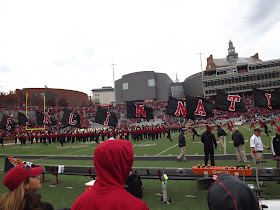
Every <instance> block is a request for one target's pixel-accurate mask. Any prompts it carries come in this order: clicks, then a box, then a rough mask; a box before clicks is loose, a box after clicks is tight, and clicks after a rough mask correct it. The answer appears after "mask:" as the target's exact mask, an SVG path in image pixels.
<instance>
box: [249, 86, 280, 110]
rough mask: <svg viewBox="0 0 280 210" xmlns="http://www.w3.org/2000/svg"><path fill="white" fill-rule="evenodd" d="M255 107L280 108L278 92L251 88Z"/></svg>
mask: <svg viewBox="0 0 280 210" xmlns="http://www.w3.org/2000/svg"><path fill="white" fill-rule="evenodd" d="M252 92H253V98H254V103H255V107H264V108H267V109H280V93H278V92H268V91H263V90H258V89H256V88H253V89H252Z"/></svg>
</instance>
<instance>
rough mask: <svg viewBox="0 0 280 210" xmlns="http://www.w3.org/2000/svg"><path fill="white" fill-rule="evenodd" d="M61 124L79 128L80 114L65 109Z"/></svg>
mask: <svg viewBox="0 0 280 210" xmlns="http://www.w3.org/2000/svg"><path fill="white" fill-rule="evenodd" d="M62 125H64V126H74V127H78V128H80V127H81V118H80V115H79V114H77V113H74V112H70V111H69V110H67V109H65V110H64V113H63V117H62Z"/></svg>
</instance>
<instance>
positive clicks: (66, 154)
mask: <svg viewBox="0 0 280 210" xmlns="http://www.w3.org/2000/svg"><path fill="white" fill-rule="evenodd" d="M89 149H93V148H87V149H84V150H79V151H73V152H68V153H64V154H60V155H59V156H63V155H65V156H69V154H72V153H77V152H84V151H86V150H89ZM81 156H84V155H81ZM92 156H93V154H92ZM49 158H51V157H45V158H39V159H31V161H34V160H35V161H40V160H47V159H49Z"/></svg>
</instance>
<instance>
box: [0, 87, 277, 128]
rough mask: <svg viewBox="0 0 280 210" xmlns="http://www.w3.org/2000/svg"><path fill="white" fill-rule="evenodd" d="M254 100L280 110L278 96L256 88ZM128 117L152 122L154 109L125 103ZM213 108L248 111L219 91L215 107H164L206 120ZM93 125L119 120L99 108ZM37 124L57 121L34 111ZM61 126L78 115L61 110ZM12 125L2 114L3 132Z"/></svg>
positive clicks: (196, 100)
mask: <svg viewBox="0 0 280 210" xmlns="http://www.w3.org/2000/svg"><path fill="white" fill-rule="evenodd" d="M252 92H253V99H254V103H255V107H263V108H267V109H270V110H273V109H280V93H278V92H268V91H263V90H258V89H255V88H254V89H253V90H252ZM126 109H127V118H129V119H131V118H138V119H148V120H149V119H153V118H154V115H153V109H152V108H150V107H147V106H145V105H143V104H135V103H132V102H126ZM214 109H216V110H222V111H228V112H246V111H247V108H246V106H245V103H244V101H243V99H242V97H241V96H239V95H234V94H227V93H224V92H218V93H217V95H216V99H215V104H214V103H212V102H211V101H209V100H207V99H205V98H202V97H195V96H189V95H187V96H186V99H184V100H180V99H177V98H173V97H169V100H168V105H167V107H166V114H167V115H172V116H177V117H184V118H187V119H192V120H194V119H195V118H196V117H202V118H209V117H213V116H214V112H213V111H214ZM95 122H96V123H99V124H102V125H106V126H113V127H116V126H117V124H118V118H117V116H116V114H115V113H113V112H110V111H108V110H107V109H104V108H102V107H98V109H97V112H96V116H95ZM36 123H37V125H55V124H56V120H55V119H54V118H51V117H50V116H49V115H47V114H45V113H41V112H38V111H36ZM61 123H62V124H63V125H64V126H75V127H78V128H80V127H81V119H80V115H79V114H78V113H75V112H71V111H69V110H64V114H63V117H62V121H61ZM34 124H35V123H34V122H32V121H31V120H29V119H28V117H26V116H25V115H24V114H23V113H21V112H18V125H26V126H32V125H34ZM14 125H15V123H14V122H13V121H12V119H11V118H10V117H8V116H7V115H5V114H4V115H3V118H2V121H1V127H2V128H5V129H6V130H11V129H12V128H13V127H14Z"/></svg>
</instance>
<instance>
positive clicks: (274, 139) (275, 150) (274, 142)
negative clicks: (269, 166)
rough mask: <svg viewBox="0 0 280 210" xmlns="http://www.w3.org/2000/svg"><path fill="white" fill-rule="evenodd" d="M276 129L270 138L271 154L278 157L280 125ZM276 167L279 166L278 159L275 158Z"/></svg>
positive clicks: (279, 152)
mask: <svg viewBox="0 0 280 210" xmlns="http://www.w3.org/2000/svg"><path fill="white" fill-rule="evenodd" d="M276 131H277V133H276V135H275V136H273V137H272V139H271V149H272V154H273V156H274V157H276V158H279V159H280V126H279V127H277V128H276ZM277 168H280V160H277Z"/></svg>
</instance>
